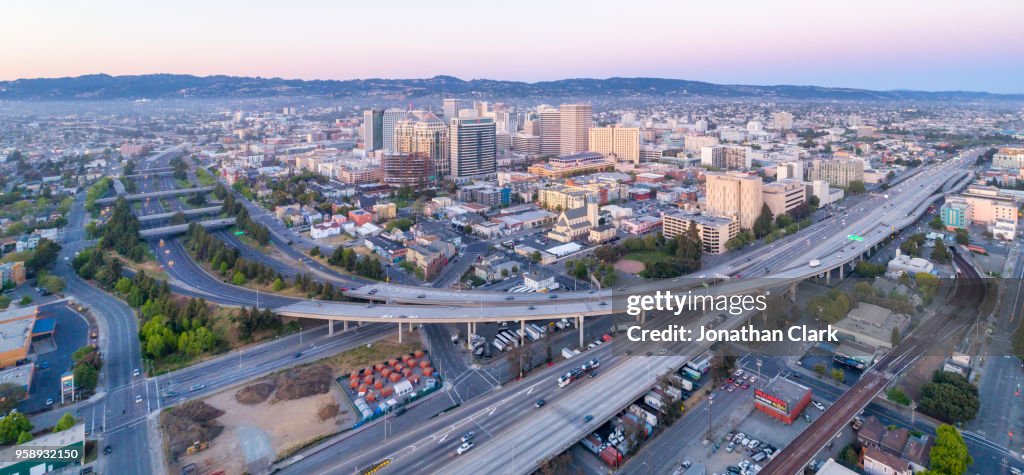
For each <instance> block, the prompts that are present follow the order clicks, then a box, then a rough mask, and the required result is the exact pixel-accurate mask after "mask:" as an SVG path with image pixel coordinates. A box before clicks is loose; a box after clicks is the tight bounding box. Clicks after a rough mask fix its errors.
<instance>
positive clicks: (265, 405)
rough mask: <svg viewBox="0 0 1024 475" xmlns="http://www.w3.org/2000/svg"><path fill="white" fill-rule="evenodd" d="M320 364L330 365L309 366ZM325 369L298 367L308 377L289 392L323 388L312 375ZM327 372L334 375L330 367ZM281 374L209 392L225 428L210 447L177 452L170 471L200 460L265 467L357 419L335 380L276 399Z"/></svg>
mask: <svg viewBox="0 0 1024 475" xmlns="http://www.w3.org/2000/svg"><path fill="white" fill-rule="evenodd" d="M317 366H319V367H321V368H326V367H324V366H323V365H315V366H311V367H308V368H316V367H317ZM323 371H324V370H323V369H314V370H313V371H311V372H306V373H302V372H300V375H299V376H298V377H299V378H307V379H301V380H299V381H289V382H288V383H287V385H288V386H289V387H291V388H293V389H289V391H295V392H294V393H290V394H299V393H303V392H315V391H319V390H320V388H322V386H320V385H319V384H318V383H316V384H313V383H312V381H314V380H316V381H319V379H316V378H321V377H322V374H323ZM283 374H284V373H282V375H283ZM326 374H327V375H328V377H330V372H329V368H328V371H327V372H326ZM282 375H279V376H278V377H277V378H273V381H275V382H271V381H272V380H270V379H267V380H262V381H259V382H257V383H251V384H248V385H245V386H240V387H235V388H232V389H228V390H225V391H222V392H220V393H217V394H214V395H213V396H210V397H209V398H207V399H206V400H205V404H207V405H209V406H212V407H217V408H221V409H222V411H219V412H220V413H221V415H220V416H219V417H217V418H216V421H215V422H216V424H217V425H218V426H219V427H220V428H221V430H222V432H221V433H220V436H219V437H217V438H216V440H214V441H213V443H212V444H210V447H209V448H208V449H206V450H204V451H201V452H198V453H196V454H192V455H182V456H181V457H179V458H178V459H177V460H178V463H177V466H172V467H171V468H170V470H169V471H170V473H175V472H177V471H178V470H179V469H180V467H184V466H186V465H188V464H190V463H194V464H196V468H197V469H198V470H199V473H200V474H209V473H213V472H216V471H218V470H223V471H224V472H225V473H226V474H228V475H235V474H242V473H265V472H266V471H267V469H268V468H269V467H270V465H271V464H272V463H273V461H274V460H277V459H278V458H280V457H282V456H284V455H286V454H289V453H291V452H293V451H295V450H296V449H298V448H300V447H302V446H304V445H306V444H308V443H310V442H311V441H313V440H316V439H319V438H322V437H325V436H329V435H331V434H335V433H337V432H338V431H340V430H342V429H345V428H348V427H351V426H352V424H353V423H355V420H354V418H353V417H354V416H353V414H352V411H351V410H348V408H349V407H350V406H349V403H348V402H347V398H346V397H345V396H344V395H343V394H342V393H341V391H339V390H338V386H337V385H335V384H329V385H328V386H327V388H326V391H325V392H322V393H317V394H313V395H310V396H306V397H300V398H298V399H286V400H281V399H278V393H280V391H281V389H282V388H281V385H277V384H276V381H277V380H278V379H279V378H280V377H281V376H282ZM314 376H315V378H314ZM293 379H294V378H293ZM270 387H273V388H276V389H275V390H273V392H272V393H271V394H267V396H266V398H265V399H264V400H263V401H262V402H259V403H248V402H249V401H251V399H248V398H250V397H257V396H262V395H263V394H264V393H265V392H266V391H267V389H268V388H270ZM242 393H244V396H243V399H244V400H245V401H246V403H243V402H239V399H238V396H239V394H242ZM186 440H187V439H186ZM191 442H194V441H191ZM191 442H188V443H189V444H190V443H191Z"/></svg>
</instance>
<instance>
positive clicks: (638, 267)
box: [615, 259, 645, 274]
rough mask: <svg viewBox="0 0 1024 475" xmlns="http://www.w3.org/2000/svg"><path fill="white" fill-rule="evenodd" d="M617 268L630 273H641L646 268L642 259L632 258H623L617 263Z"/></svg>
mask: <svg viewBox="0 0 1024 475" xmlns="http://www.w3.org/2000/svg"><path fill="white" fill-rule="evenodd" d="M615 268H616V269H617V270H620V271H622V272H629V273H630V274H639V273H640V272H642V271H643V270H644V268H645V266H644V263H643V262H640V261H634V260H632V259H622V260H620V261H619V262H616V263H615Z"/></svg>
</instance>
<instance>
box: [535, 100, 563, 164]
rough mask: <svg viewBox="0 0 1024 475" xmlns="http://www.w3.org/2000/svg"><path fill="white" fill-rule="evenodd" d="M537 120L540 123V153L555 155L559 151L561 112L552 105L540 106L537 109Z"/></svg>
mask: <svg viewBox="0 0 1024 475" xmlns="http://www.w3.org/2000/svg"><path fill="white" fill-rule="evenodd" d="M537 118H538V120H537V122H538V123H539V124H540V154H541V155H551V156H555V155H558V154H559V153H561V145H559V144H561V141H562V133H561V126H562V119H561V113H560V112H559V111H558V109H556V108H554V107H548V106H542V107H540V108H538V109H537Z"/></svg>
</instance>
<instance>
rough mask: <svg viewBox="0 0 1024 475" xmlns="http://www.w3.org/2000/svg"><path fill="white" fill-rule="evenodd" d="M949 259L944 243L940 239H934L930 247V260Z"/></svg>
mask: <svg viewBox="0 0 1024 475" xmlns="http://www.w3.org/2000/svg"><path fill="white" fill-rule="evenodd" d="M950 259H951V257H950V255H949V250H948V249H946V244H945V243H944V242H942V240H941V239H936V240H935V247H934V248H933V249H932V260H933V261H935V262H943V263H945V262H949V261H950Z"/></svg>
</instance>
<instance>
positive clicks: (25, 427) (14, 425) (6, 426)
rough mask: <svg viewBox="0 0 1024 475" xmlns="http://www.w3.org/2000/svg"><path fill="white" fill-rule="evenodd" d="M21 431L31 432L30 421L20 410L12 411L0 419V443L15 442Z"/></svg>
mask: <svg viewBox="0 0 1024 475" xmlns="http://www.w3.org/2000/svg"><path fill="white" fill-rule="evenodd" d="M22 432H32V423H31V422H29V421H28V418H27V417H25V415H24V414H22V413H20V412H12V413H9V414H7V415H6V416H5V417H4V418H3V419H0V443H3V444H12V443H14V442H17V440H18V436H19V435H21V433H22Z"/></svg>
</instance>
